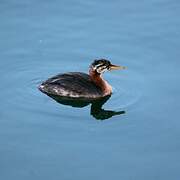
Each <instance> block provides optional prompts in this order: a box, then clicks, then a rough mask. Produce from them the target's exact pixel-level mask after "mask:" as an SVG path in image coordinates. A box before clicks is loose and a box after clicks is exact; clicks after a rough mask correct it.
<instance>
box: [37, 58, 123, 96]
mask: <svg viewBox="0 0 180 180" xmlns="http://www.w3.org/2000/svg"><path fill="white" fill-rule="evenodd" d="M124 68H125V67H123V66H117V65H113V64H111V62H110V61H109V60H106V59H99V60H94V62H93V63H92V64H91V65H90V68H89V75H88V74H85V73H82V72H69V73H65V74H58V75H56V76H54V77H52V78H49V79H48V80H46V81H45V82H43V83H42V84H41V85H40V86H39V90H40V91H42V92H43V93H46V94H48V95H57V96H62V97H71V98H85V99H97V98H101V97H105V96H108V95H111V93H112V87H111V86H110V85H109V84H108V83H107V81H105V80H104V79H103V78H102V73H104V72H105V71H108V70H109V71H110V70H115V69H124Z"/></svg>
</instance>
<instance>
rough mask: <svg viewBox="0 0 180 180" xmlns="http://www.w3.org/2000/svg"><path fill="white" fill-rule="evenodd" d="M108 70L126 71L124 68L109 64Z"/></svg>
mask: <svg viewBox="0 0 180 180" xmlns="http://www.w3.org/2000/svg"><path fill="white" fill-rule="evenodd" d="M109 69H110V70H118V69H119V70H120V69H126V67H124V66H117V65H113V64H111V65H110V68H109Z"/></svg>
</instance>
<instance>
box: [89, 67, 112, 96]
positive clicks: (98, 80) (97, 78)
mask: <svg viewBox="0 0 180 180" xmlns="http://www.w3.org/2000/svg"><path fill="white" fill-rule="evenodd" d="M89 76H90V78H91V80H92V81H93V82H94V83H95V84H96V85H97V86H99V87H100V88H101V90H102V92H103V95H104V96H107V95H110V94H111V93H112V87H111V86H110V85H109V84H108V82H107V81H105V80H104V79H103V78H102V76H101V74H99V73H97V72H96V71H94V70H92V69H90V70H89Z"/></svg>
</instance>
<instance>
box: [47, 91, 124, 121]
mask: <svg viewBox="0 0 180 180" xmlns="http://www.w3.org/2000/svg"><path fill="white" fill-rule="evenodd" d="M47 95H48V96H49V97H51V98H52V99H54V100H55V101H56V102H58V103H60V104H63V105H67V106H72V107H74V108H83V107H85V106H87V105H90V104H91V109H90V114H91V115H92V116H93V117H94V118H95V119H97V120H106V119H109V118H111V117H113V116H116V115H121V114H124V113H125V111H112V110H105V109H103V108H102V106H103V105H104V104H105V103H106V102H107V100H108V99H109V98H110V97H111V96H110V95H109V96H105V97H102V98H99V99H97V100H85V99H80V98H79V99H76V98H70V97H61V96H56V95H49V94H47Z"/></svg>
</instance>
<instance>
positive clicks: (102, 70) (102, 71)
mask: <svg viewBox="0 0 180 180" xmlns="http://www.w3.org/2000/svg"><path fill="white" fill-rule="evenodd" d="M96 71H97V72H98V73H100V74H101V73H104V72H105V71H107V68H106V66H101V67H99V68H97V69H96Z"/></svg>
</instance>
